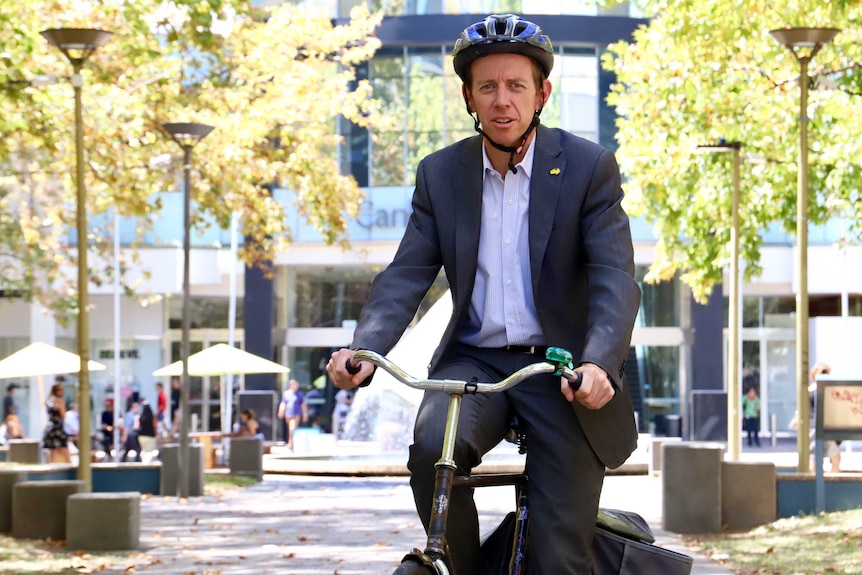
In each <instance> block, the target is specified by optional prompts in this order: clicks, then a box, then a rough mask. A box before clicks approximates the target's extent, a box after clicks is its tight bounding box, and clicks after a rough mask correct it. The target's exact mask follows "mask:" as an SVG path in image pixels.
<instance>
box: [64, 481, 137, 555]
mask: <svg viewBox="0 0 862 575" xmlns="http://www.w3.org/2000/svg"><path fill="white" fill-rule="evenodd" d="M94 517H99V518H106V519H102V520H99V521H94V520H93V518H94ZM108 518H109V519H108ZM140 533H141V494H140V493H139V492H137V491H124V492H116V493H75V494H73V495H70V496H69V498H68V499H67V500H66V534H67V535H66V548H67V549H70V550H75V551H119V550H128V549H137V548H138V545H139V542H140Z"/></svg>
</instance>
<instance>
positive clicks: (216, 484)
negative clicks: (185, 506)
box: [204, 473, 257, 495]
mask: <svg viewBox="0 0 862 575" xmlns="http://www.w3.org/2000/svg"><path fill="white" fill-rule="evenodd" d="M254 483H257V482H256V481H255V480H254V478H252V477H242V476H239V475H228V474H226V473H206V474H204V495H219V494H221V493H224V492H225V491H231V490H233V489H239V488H241V487H246V486H248V485H252V484H254Z"/></svg>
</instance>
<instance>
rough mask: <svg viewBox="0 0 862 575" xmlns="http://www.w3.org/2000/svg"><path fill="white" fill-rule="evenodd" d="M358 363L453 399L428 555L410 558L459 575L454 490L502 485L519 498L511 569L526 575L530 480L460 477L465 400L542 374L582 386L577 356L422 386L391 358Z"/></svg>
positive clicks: (559, 353) (362, 355)
mask: <svg viewBox="0 0 862 575" xmlns="http://www.w3.org/2000/svg"><path fill="white" fill-rule="evenodd" d="M353 361H354V362H359V361H369V362H371V363H372V364H374V365H376V366H379V367H382V368H384V369H385V370H386V371H388V372H389V373H390V374H392V376H393V377H395V378H396V379H398V380H399V381H401V382H402V383H404V384H405V385H408V386H410V387H413V388H415V389H421V390H426V391H427V390H438V391H444V392H446V393H448V394H449V407H448V411H447V413H446V425H445V429H444V434H443V447H442V450H441V454H440V459H439V460H438V461H437V463H436V464H435V465H434V467H435V475H434V496H433V499H432V505H431V519H430V522H429V525H428V538H427V542H426V546H425V550H424V551H420V550H418V549H414V550H413V551H412V552H411V553H409V554H408V555H407V557H405V559H407V558H412V559H414V560H416V561H418V562H420V563H421V564H423V565H426V566H428V567H430V568H432V569H434V570H435V572H436V573H437V574H438V575H457V574H455V573H453V572H452V570H451V568H450V566H449V561H448V552H447V550H448V545H447V540H446V524H447V521H448V518H449V503H450V501H451V497H450V496H451V493H452V489H453V488H463V487H490V486H500V485H515V487H516V493H517V511H516V523H515V537H514V540H513V544H512V554H511V559H510V563H509V574H510V575H521V574H522V573H523V570H524V551H525V548H526V535H527V519H528V515H529V511H528V497H527V493H526V485H527V476H526V475H525V474H524V473H500V474H480V475H473V476H456V475H455V470H456V468H457V466H456V464H455V458H454V453H455V437H456V435H457V430H458V419H459V416H460V412H461V400H462V398H463V396H464V394H469V393H495V392H500V391H505V390H506V389H510V388H512V387H514V386H515V385H517V384H519V383H520V382H522V381H524V380H525V379H527V378H529V377H532V376H534V375H538V374H542V373H552V372H553V373H555V374H557V375H561V376H562V377H565V378H566V379H568V380H569V381H571V382H573V388H575V389H577V386H576V385H574V383H577V384H578V385H579V384H580V373H577V372H575V371H574V370H573V367H572V363H571V354H570V353H569V352H567V351H565V350H561V349H559V348H551V349H549V350H548V360H547V361H546V362H544V363H541V362H540V363H534V364H532V365H528V366H526V367H524V368H523V369H521V370H519V371H518V372H516V373H514V374H512V375H510V376H509V377H507V378H506V379H504V380H502V381H500V382H498V383H479V382H476V381H473V382H464V381H457V380H427V379H426V380H419V379H416V378H413V377H411V376H410V375H409V374H407V373H406V372H404V371H403V370H402V369H400V368H399V367H398V366H396V365H395V364H393V363H392V362H390V361H389V360H388V359H386V358H385V357H383V356H381V355H379V354H377V353H375V352H370V351H365V350H362V351H357V352H356V353H355V354H354V356H353Z"/></svg>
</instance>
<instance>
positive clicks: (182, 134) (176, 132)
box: [162, 122, 214, 150]
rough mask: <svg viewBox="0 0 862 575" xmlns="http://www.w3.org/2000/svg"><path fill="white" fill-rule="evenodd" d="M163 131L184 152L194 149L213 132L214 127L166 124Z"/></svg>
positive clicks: (193, 123) (195, 124) (190, 123)
mask: <svg viewBox="0 0 862 575" xmlns="http://www.w3.org/2000/svg"><path fill="white" fill-rule="evenodd" d="M162 129H163V130H164V131H165V132H167V133H168V135H169V136H170V137H171V138H172V139H173V140H174V141H175V142H176V143H177V144H179V145H180V147H181V148H183V149H184V150H185V149H186V148H193V147H195V144H197V143H198V142H200V141H201V140H203V139H204V138H205V137H207V135H208V134H209V133H210V132H212V131H213V129H214V127H213V126H208V125H206V124H197V123H195V122H166V123H164V124H162Z"/></svg>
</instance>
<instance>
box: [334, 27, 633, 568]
mask: <svg viewBox="0 0 862 575" xmlns="http://www.w3.org/2000/svg"><path fill="white" fill-rule="evenodd" d="M452 55H453V64H454V67H455V72H456V74H458V76H459V77H460V78H461V80H462V87H461V91H462V96H463V98H464V101H465V104H466V107H467V111H468V113H470V114H471V116H472V115H473V114H475V118H474V126H475V128H476V131H477V132H479V136H475V137H473V138H468V139H466V140H462V141H460V142H457V143H455V144H452V145H450V146H448V147H446V148H443V149H442V150H440V151H437V152H434V153H432V154H431V155H429V156H427V157H426V158H424V159H423V160H422V161H421V162H420V163H419V166H418V168H417V170H416V187H415V191H414V194H413V211H412V214H411V216H410V219H409V221H408V224H407V229H406V231H405V233H404V237H403V238H402V240H401V244H400V245H399V247H398V250H397V252H396V254H395V257H394V259H393V261H392V263H391V264H390V265H389V266H388V267H387V268H386V269H385V270H384V271H383V272H381V273H380V274H379V275H378V276H377V277H376V278H375V280H374V282H373V284H372V287H371V291H370V293H369V296H368V299H367V301H366V302H365V305H364V307H363V310H362V313H361V315H360V318H359V320H358V323H357V326H356V329H355V331H354V336H353V341H352V342H351V344H350V346H349V348H345V349H340V350H337V351H335V352H334V353H333V354H332V355H331V358H330V361H329V362H328V363H327V368H326V369H327V373H328V374H329V377H330V379H331V380H332V381H333V384H334V385H335V386H336V387H339V388H341V389H352V388H354V387H356V386H358V385H360V384H363V383H364V382H366V381H367V380H368V379H369V378H370V377H371V375H372V374H373V366H372V365H371V364H369V363H367V362H361V363H360V364H359V366H358V367H359V371H358V373H356V374H351V373H350V372H348V370H347V362H348V360H350V359H351V358H352V357H353V354H354V352H355V350H357V349H369V350H373V351H376V352H378V353H382V354H386V353H388V352H389V351H390V350H391V349H392V347H393V346H394V345H395V343H396V342H397V341H398V339H399V338H400V337H401V335H402V333H403V332H404V330H405V329H406V328H407V326H408V325H409V323H410V322H411V321H412V320H413V318H414V316H415V313H416V309H417V308H418V307H419V304H420V302H421V300H422V299H423V297H424V296H425V294H426V292H427V291H428V289H429V288H430V286H431V285H432V284H433V282H434V280H435V279H436V277H437V275H438V272H439V271H440V268H441V267H442V268H443V269H444V270H445V273H446V278H447V279H448V282H449V286H450V291H451V296H452V304H453V312H452V315H451V319H450V322H449V324H448V326H447V327H446V329H445V331H444V334H443V336H442V339H441V341H440V344H439V346H438V347H437V349H436V351H435V352H434V354H433V356H432V360H431V363H430V365H429V369H428V371H429V377H432V378H435V379H446V378H451V379H459V380H465V381H470V380H471V379H472V378H474V377H475V378H478V380H480V381H499V380H501V379H503V378H504V377H506V376H507V375H509V374H511V373H512V372H514V371H516V370H518V369H519V368H522V367H524V366H526V365H529V364H532V363H535V362H538V361H542V360H543V356H544V352H545V350H546V348H547V346H560V347H564V348H566V349H568V350H570V351H571V352H572V353H573V354H574V357H575V364H576V365H577V367H576V370H577V371H578V372H580V373H581V374H582V376H583V382H582V384H581V386H580V388H579V390H578V391H576V392H572V390H571V388H570V387H569V385H568V382H567V381H561V378H559V377H554V376H553V375H541V376H536V377H534V378H531V379H530V380H529V381H527V382H524V383H523V384H522V385H519V386H516V387H514V388H512V389H510V390H508V391H506V392H503V393H497V394H467V395H464V397H463V400H462V407H461V417H460V420H459V427H458V438H457V440H456V445H455V461H456V464H457V468H458V473H460V474H467V473H469V472H470V470H471V469H472V468H473V467H475V466H476V465H478V464H479V463H480V462H481V460H482V456H483V455H484V454H485V453H487V452H488V451H489V450H490V449H492V448H493V447H494V446H495V445H496V444H497V443H499V442H500V441H501V440H502V439H503V438H504V437H505V436H506V433H507V432H508V423H509V421H510V416H511V414H512V413H513V412H514V413H517V415H518V416H519V419H520V421H521V422H522V425H523V427H524V430H525V433H526V437H528V438H529V451H528V455H527V460H526V472H527V474H528V475H529V477H530V504H531V512H530V533H529V535H528V537H529V542H528V545H529V546H530V549H531V552H530V554H529V559H528V565H527V572H528V573H536V574H553V575H588V574H589V573H591V570H592V567H591V562H592V560H591V547H592V540H593V533H594V529H595V520H596V514H597V512H598V503H599V496H600V493H601V488H602V483H603V480H604V473H605V469H606V468H615V467H618V466H619V465H621V464H622V463H623V462H624V461H625V460H626V459H627V458H628V457H629V455H631V453H632V452H633V451H634V449H635V447H636V445H637V429H636V427H635V418H634V411H633V409H632V404H631V398H630V395H629V390H628V388H627V387H626V383H625V379H624V378H623V365H624V361H625V357H626V355H627V354H628V351H629V346H630V343H631V333H632V329H633V327H634V321H635V316H636V315H637V311H638V307H639V303H640V289H639V287H638V285H637V283H636V282H635V280H634V277H633V276H634V250H633V245H632V238H631V232H630V229H629V222H628V217H627V216H626V214H625V212H624V210H623V208H622V205H621V202H622V198H623V192H622V189H621V183H620V173H619V168H618V167H617V163H616V160H615V159H614V156H613V154H612V153H611V152H610V151H608V150H606V149H604V148H602V147H600V146H598V145H596V144H594V143H592V142H589V141H587V140H584V139H582V138H579V137H576V136H574V135H572V134H570V133H568V132H565V131H563V130H560V129H553V128H546V127H544V126H542V125H541V124H540V121H539V117H540V114H541V112H542V109H543V107H544V105H545V103H546V102H547V101H548V98H549V97H550V95H551V88H552V86H551V82H550V81H549V80H548V75H549V74H550V72H551V68H552V67H553V65H554V51H553V48H552V46H551V41H550V39H549V38H548V37H547V36H546V35H545V34H544V33H543V32H542V30H541V28H540V27H539V26H538V25H537V24H535V23H533V22H530V21H527V20H524V19H522V18H520V17H518V16H516V15H512V14H506V15H492V16H488V17H487V18H485V19H484V20H482V21H480V22H476V23H475V24H473V25H471V26H469V27H467V28H466V29H465V30H464V31H463V32H462V34H461V37H460V38H459V39H458V41H457V42H456V43H455V47H454V49H453V52H452ZM448 399H449V398H448V395H447V394H445V393H443V392H426V393H425V394H424V397H423V399H422V403H421V405H420V407H419V413H418V415H417V418H416V423H415V427H414V432H413V444H412V445H411V447H410V455H409V460H408V468H409V469H410V472H411V477H410V484H411V487H412V488H413V493H414V499H415V500H416V505H417V510H418V512H419V515H420V517H421V519H422V522H423V525H424V526H425V528H426V530H427V528H428V521H429V517H430V511H431V499H432V494H433V486H434V470H435V469H434V464H435V463H436V461H437V460H438V459H439V456H440V446H441V444H442V437H443V433H444V424H445V421H446V412H447V408H448ZM448 529H449V532H448V539H447V541H448V543H449V547H450V555H451V557H452V560H453V563H454V566H455V571H457V572H458V573H465V574H469V575H483V574H484V573H485V572H486V566H485V565H484V564H483V560H482V555H481V553H480V552H479V524H478V520H477V514H476V507H475V503H474V502H473V499H472V493H470V492H468V490H455V491H454V492H453V495H452V501H451V502H450V506H449V521H448Z"/></svg>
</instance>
